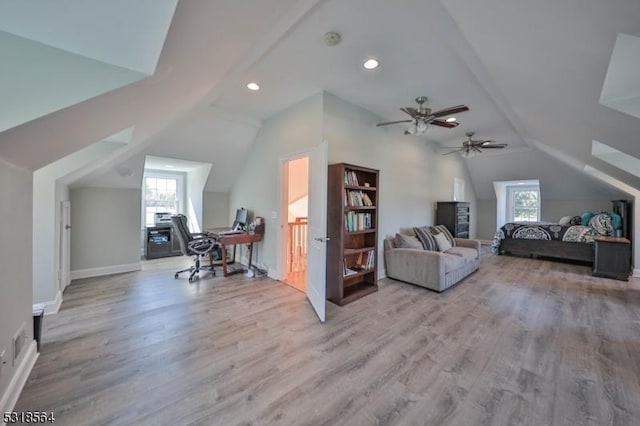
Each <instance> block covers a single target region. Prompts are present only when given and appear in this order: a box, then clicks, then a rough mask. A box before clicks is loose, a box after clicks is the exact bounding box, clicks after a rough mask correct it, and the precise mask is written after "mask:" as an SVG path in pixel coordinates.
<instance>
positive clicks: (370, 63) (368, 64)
mask: <svg viewBox="0 0 640 426" xmlns="http://www.w3.org/2000/svg"><path fill="white" fill-rule="evenodd" d="M379 65H380V62H378V61H377V60H376V59H373V58H369V59H367V60H366V61H365V62H364V64H363V66H364V67H365V68H366V69H368V70H374V69H376V68H378V66H379Z"/></svg>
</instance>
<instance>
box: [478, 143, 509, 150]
mask: <svg viewBox="0 0 640 426" xmlns="http://www.w3.org/2000/svg"><path fill="white" fill-rule="evenodd" d="M506 147H507V144H506V143H496V144H491V145H481V146H480V148H482V149H485V148H506Z"/></svg>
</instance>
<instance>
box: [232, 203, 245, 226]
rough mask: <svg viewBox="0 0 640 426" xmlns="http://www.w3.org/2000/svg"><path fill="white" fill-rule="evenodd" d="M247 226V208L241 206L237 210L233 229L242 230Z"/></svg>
mask: <svg viewBox="0 0 640 426" xmlns="http://www.w3.org/2000/svg"><path fill="white" fill-rule="evenodd" d="M246 226H247V209H245V208H244V207H241V208H239V209H237V210H236V220H234V221H233V226H232V227H231V229H233V230H234V231H241V230H243V229H245V227H246Z"/></svg>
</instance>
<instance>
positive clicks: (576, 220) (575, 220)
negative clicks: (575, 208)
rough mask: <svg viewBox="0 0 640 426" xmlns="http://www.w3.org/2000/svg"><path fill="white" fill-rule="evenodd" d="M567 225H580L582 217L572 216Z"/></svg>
mask: <svg viewBox="0 0 640 426" xmlns="http://www.w3.org/2000/svg"><path fill="white" fill-rule="evenodd" d="M569 225H582V216H574V217H572V218H571V220H570V221H569Z"/></svg>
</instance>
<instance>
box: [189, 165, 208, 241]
mask: <svg viewBox="0 0 640 426" xmlns="http://www.w3.org/2000/svg"><path fill="white" fill-rule="evenodd" d="M210 171H211V164H207V165H205V166H200V167H197V168H195V169H193V170H190V171H188V172H187V178H186V179H187V182H186V183H187V194H186V201H187V205H186V206H185V207H186V211H185V212H184V214H185V215H186V216H187V223H188V224H189V229H190V230H191V232H200V231H202V220H203V210H204V203H203V200H202V199H203V192H204V186H205V184H206V183H207V179H208V178H209V172H210Z"/></svg>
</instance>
